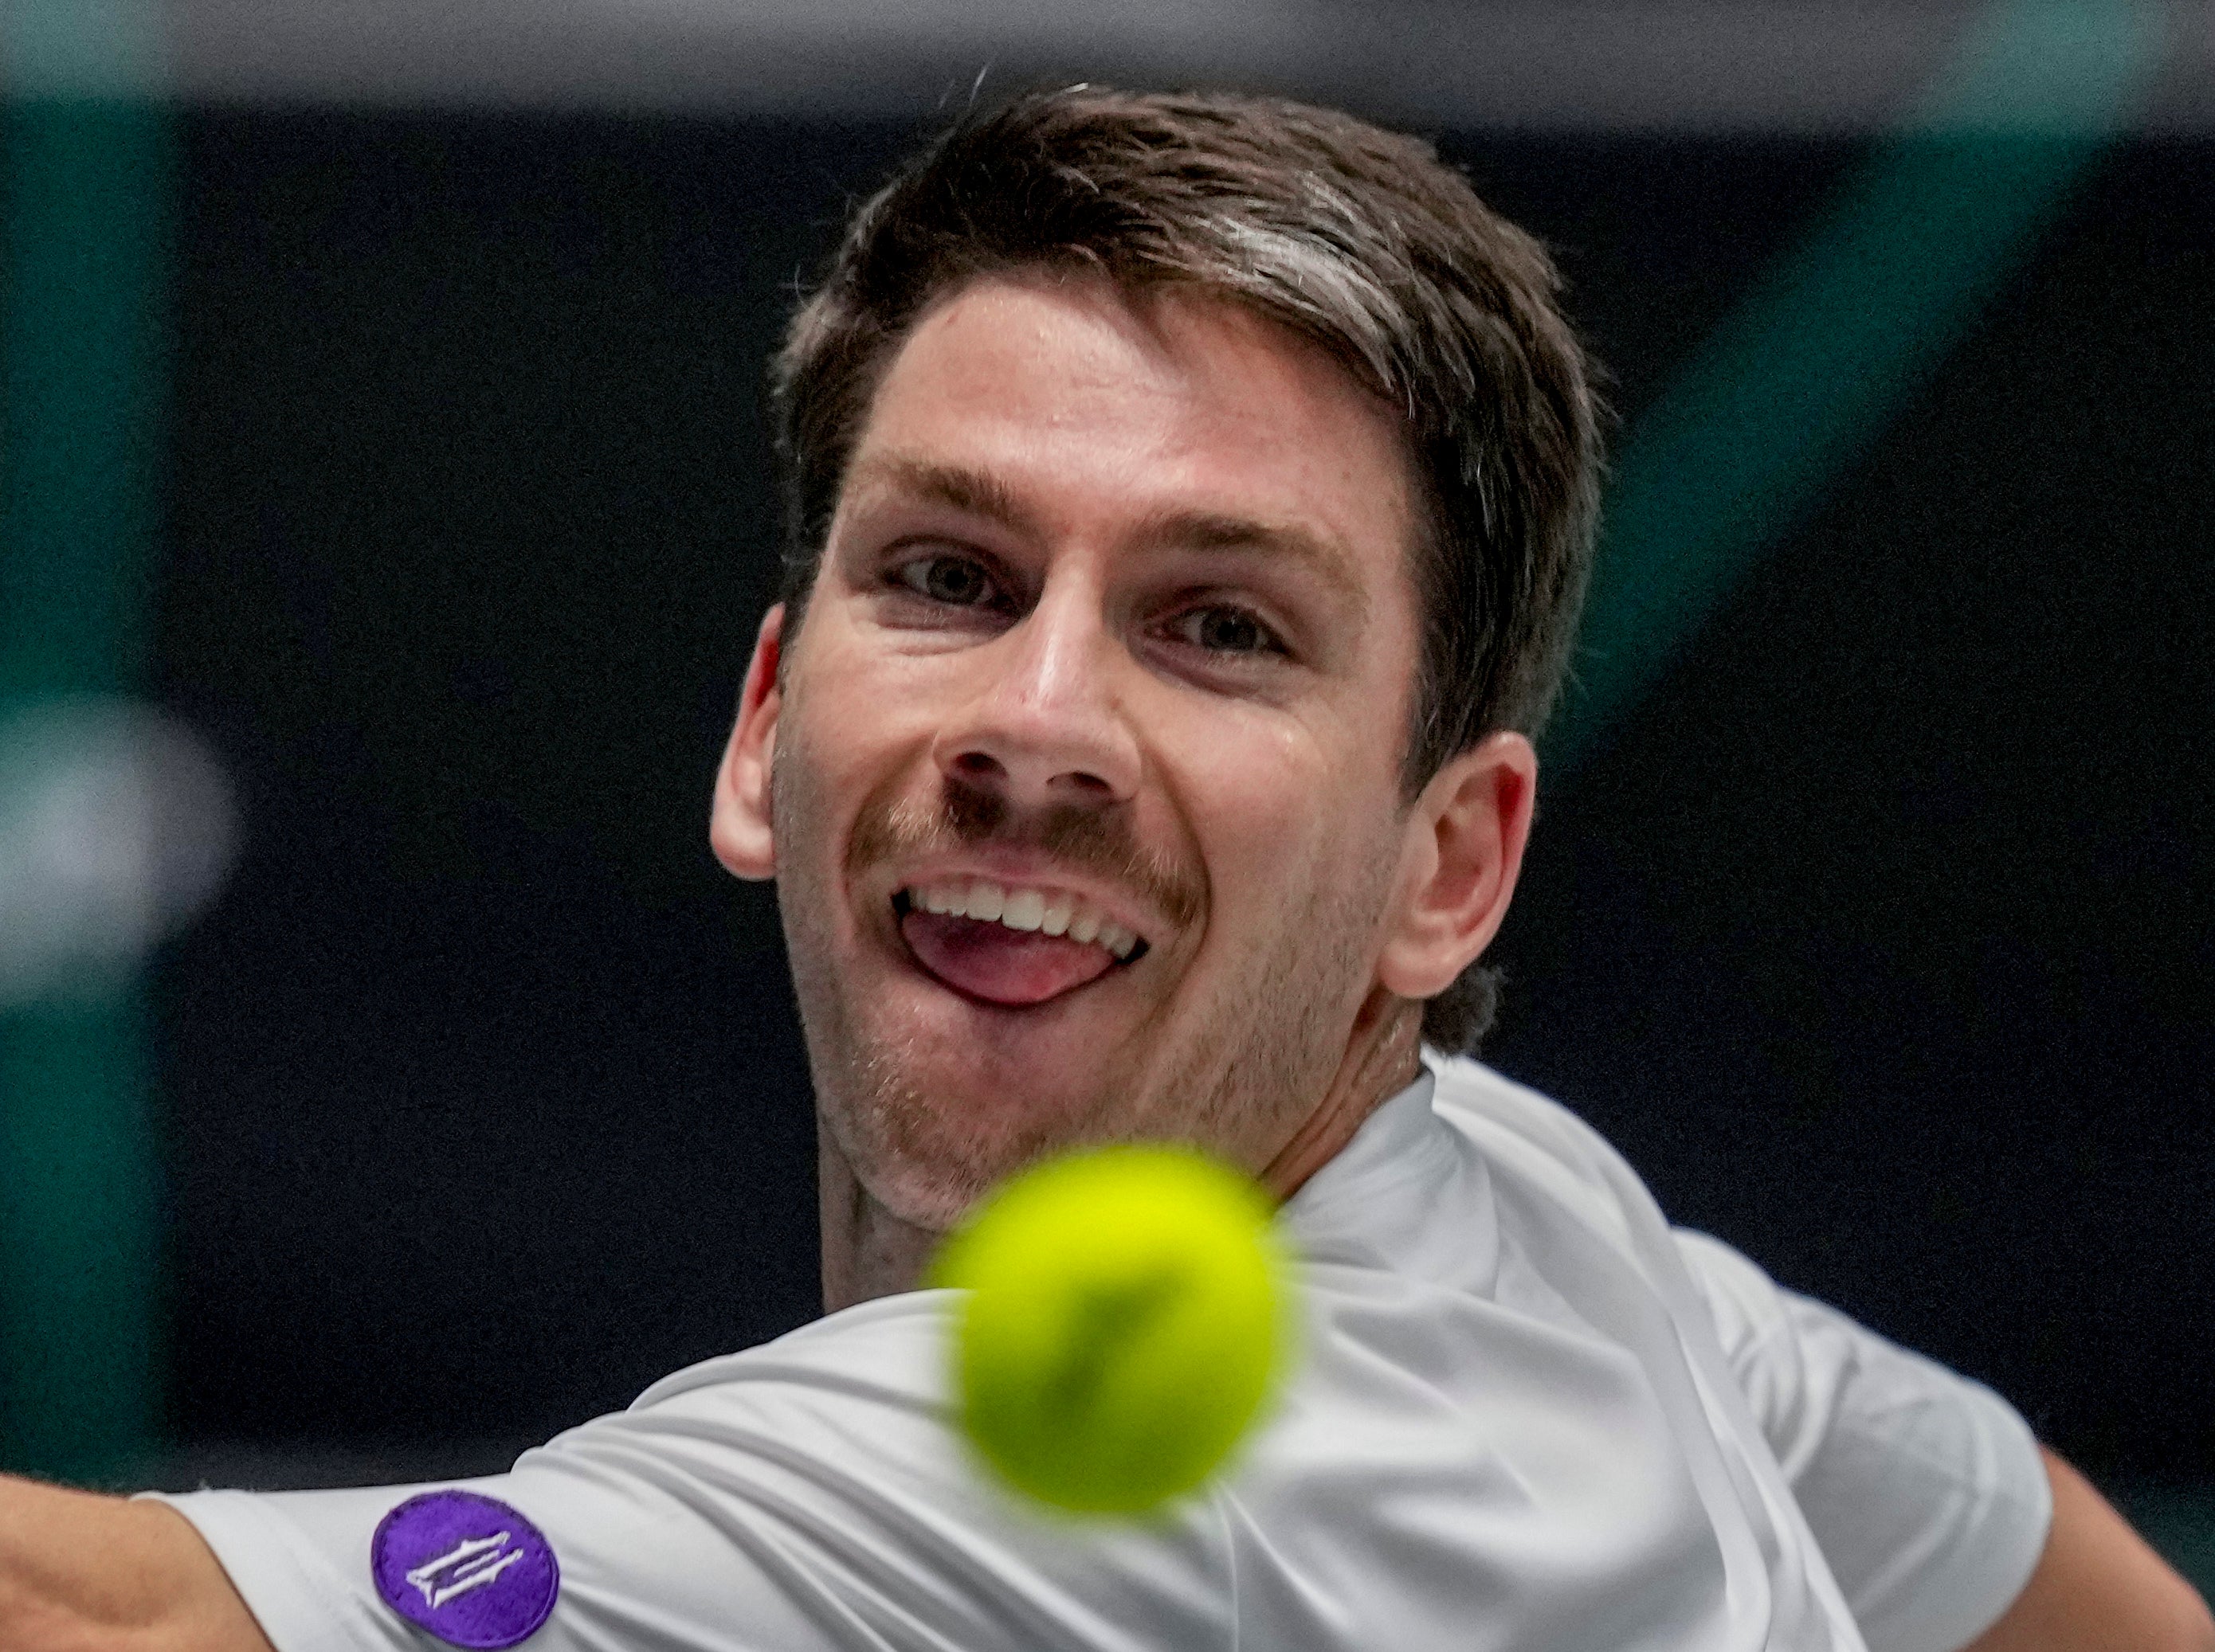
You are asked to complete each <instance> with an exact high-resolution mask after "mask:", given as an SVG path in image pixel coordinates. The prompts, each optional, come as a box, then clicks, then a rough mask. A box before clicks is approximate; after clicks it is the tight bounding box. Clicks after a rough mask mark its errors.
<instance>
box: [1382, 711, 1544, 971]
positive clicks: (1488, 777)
mask: <svg viewBox="0 0 2215 1652" xmlns="http://www.w3.org/2000/svg"><path fill="white" fill-rule="evenodd" d="M1537 780H1538V756H1537V752H1535V751H1534V750H1531V742H1530V741H1529V740H1528V739H1526V738H1525V737H1523V736H1522V735H1520V734H1516V733H1513V732H1507V731H1503V732H1501V733H1498V734H1493V735H1489V736H1488V737H1486V738H1485V739H1484V740H1482V742H1480V743H1478V744H1477V745H1476V746H1473V747H1471V748H1470V750H1467V751H1465V752H1463V753H1462V754H1461V755H1460V756H1457V757H1456V758H1454V759H1453V760H1452V761H1451V762H1448V763H1447V764H1446V765H1445V767H1444V768H1441V769H1439V772H1438V774H1435V775H1433V777H1432V779H1431V783H1430V785H1428V786H1426V787H1424V789H1423V795H1422V796H1421V797H1420V798H1418V799H1417V800H1416V803H1415V806H1414V809H1413V810H1412V811H1410V812H1409V816H1408V839H1407V841H1406V842H1405V844H1404V846H1403V854H1402V884H1401V900H1400V906H1399V909H1398V915H1397V919H1396V926H1395V928H1394V931H1393V933H1391V934H1390V936H1389V937H1388V938H1387V939H1386V942H1385V945H1384V951H1382V953H1380V954H1379V956H1378V958H1377V979H1378V981H1379V982H1381V983H1382V984H1383V985H1384V987H1385V988H1387V989H1388V990H1390V991H1391V992H1393V993H1395V994H1397V995H1399V996H1400V997H1402V998H1410V999H1423V998H1431V997H1434V996H1436V995H1437V994H1439V993H1441V992H1444V991H1445V989H1446V988H1447V987H1449V986H1450V985H1451V984H1452V982H1453V980H1454V978H1455V977H1456V976H1458V975H1460V974H1461V972H1462V971H1463V970H1465V969H1467V968H1468V967H1469V966H1470V964H1473V963H1475V962H1476V959H1477V958H1479V957H1480V956H1481V955H1482V953H1483V951H1484V949H1485V948H1486V947H1487V946H1488V945H1491V944H1492V938H1493V937H1494V935H1495V934H1497V933H1499V931H1500V922H1501V921H1502V920H1503V919H1504V918H1506V915H1507V904H1508V902H1509V901H1510V899H1512V896H1513V895H1514V893H1515V879H1516V878H1517V876H1518V874H1519V872H1521V870H1522V865H1523V848H1524V845H1525V842H1526V841H1527V840H1528V839H1529V837H1530V833H1531V805H1532V802H1533V799H1534V798H1535V797H1536V795H1537Z"/></svg>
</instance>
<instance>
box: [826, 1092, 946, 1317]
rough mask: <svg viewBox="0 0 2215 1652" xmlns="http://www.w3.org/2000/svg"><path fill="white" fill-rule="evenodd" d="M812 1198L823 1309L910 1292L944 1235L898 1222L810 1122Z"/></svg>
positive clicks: (828, 1131) (833, 1309) (828, 1136)
mask: <svg viewBox="0 0 2215 1652" xmlns="http://www.w3.org/2000/svg"><path fill="white" fill-rule="evenodd" d="M815 1137H816V1141H817V1144H818V1145H817V1148H816V1155H815V1158H816V1202H817V1205H818V1207H819V1210H820V1213H821V1217H822V1223H823V1311H824V1312H825V1313H836V1312H838V1310H839V1309H841V1308H850V1307H851V1306H854V1304H855V1303H856V1302H867V1301H869V1300H873V1299H874V1298H876V1297H880V1296H891V1295H893V1294H897V1293H898V1292H900V1291H911V1290H913V1289H915V1288H916V1287H917V1284H918V1283H919V1282H921V1280H922V1278H923V1270H924V1269H925V1268H926V1267H928V1266H929V1265H930V1255H931V1252H932V1251H935V1250H936V1249H937V1248H938V1242H939V1240H940V1239H942V1238H944V1237H945V1235H943V1234H942V1233H933V1232H931V1231H930V1229H929V1228H927V1227H917V1226H915V1224H914V1223H912V1222H908V1221H901V1220H900V1218H899V1217H898V1216H895V1215H893V1213H892V1212H891V1211H889V1210H887V1209H886V1208H884V1206H882V1205H880V1204H879V1203H878V1202H876V1200H875V1199H874V1198H872V1197H871V1196H870V1195H869V1190H868V1189H867V1188H865V1187H863V1186H862V1178H860V1177H858V1176H856V1175H855V1174H854V1168H853V1166H851V1165H849V1164H848V1163H847V1162H846V1155H845V1154H844V1153H841V1152H840V1151H839V1150H838V1143H837V1142H836V1141H834V1140H833V1139H832V1137H831V1127H830V1126H829V1125H828V1124H826V1123H824V1122H823V1121H822V1120H820V1119H818V1120H817V1121H816V1125H815Z"/></svg>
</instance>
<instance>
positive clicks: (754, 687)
mask: <svg viewBox="0 0 2215 1652" xmlns="http://www.w3.org/2000/svg"><path fill="white" fill-rule="evenodd" d="M783 641H784V604H783V603H778V604H777V605H776V607H775V608H772V609H770V611H769V612H768V613H766V614H764V615H762V622H761V632H760V634H759V635H758V636H757V637H756V638H755V639H754V657H753V660H752V664H749V665H748V666H747V667H746V686H745V689H744V690H743V691H741V693H740V694H739V720H738V722H737V724H736V725H734V726H733V728H732V730H731V739H730V743H729V744H728V745H727V746H725V747H724V748H723V761H722V762H721V763H720V764H718V765H717V766H716V769H715V807H714V810H713V811H712V812H711V813H710V815H709V821H708V842H709V846H710V847H712V848H714V850H715V859H716V860H720V861H721V862H722V863H723V865H724V866H726V867H727V868H728V869H729V870H730V871H731V872H733V873H734V874H736V875H737V876H739V877H740V878H774V877H776V841H775V840H774V839H773V838H772V836H771V835H770V808H769V774H770V761H771V759H773V758H774V757H775V756H776V719H777V713H779V712H780V711H782V709H783V698H784V697H783V695H782V694H781V693H780V692H779V691H778V688H777V682H776V665H777V659H778V657H779V651H780V650H781V649H782V646H783Z"/></svg>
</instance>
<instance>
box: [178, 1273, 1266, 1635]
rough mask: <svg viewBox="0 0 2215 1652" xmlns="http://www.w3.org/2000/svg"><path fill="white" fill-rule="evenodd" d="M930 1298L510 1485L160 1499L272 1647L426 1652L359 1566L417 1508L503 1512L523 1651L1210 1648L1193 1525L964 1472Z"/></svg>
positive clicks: (860, 1322) (702, 1373)
mask: <svg viewBox="0 0 2215 1652" xmlns="http://www.w3.org/2000/svg"><path fill="white" fill-rule="evenodd" d="M931 1296H932V1294H928V1293H925V1294H916V1295H912V1296H910V1297H906V1298H897V1299H885V1300H884V1302H883V1303H882V1304H881V1305H877V1304H872V1305H865V1306H864V1307H863V1308H862V1309H854V1310H849V1312H848V1314H847V1315H845V1316H841V1319H842V1320H843V1324H839V1325H833V1324H832V1323H831V1322H830V1321H819V1322H818V1325H817V1326H815V1327H811V1328H809V1329H807V1330H804V1331H799V1332H795V1333H794V1335H793V1336H791V1337H787V1338H784V1339H782V1341H780V1342H778V1343H771V1344H769V1345H767V1346H765V1347H764V1348H760V1349H750V1350H748V1351H747V1352H746V1353H744V1354H740V1355H729V1356H727V1357H726V1358H724V1359H721V1360H717V1361H709V1362H708V1363H707V1364H706V1365H704V1366H700V1367H693V1369H692V1370H690V1371H689V1372H684V1373H680V1374H678V1376H676V1377H673V1378H671V1379H669V1380H666V1381H665V1382H662V1383H660V1384H657V1385H656V1386H655V1387H654V1388H653V1389H651V1390H649V1391H648V1392H647V1393H646V1394H645V1395H644V1396H642V1397H641V1399H640V1400H639V1402H638V1404H635V1406H633V1407H632V1408H631V1409H630V1410H628V1411H623V1412H619V1413H617V1414H615V1415H612V1416H604V1417H601V1418H598V1419H597V1420H595V1421H594V1422H592V1423H586V1424H585V1425H583V1426H582V1427H580V1428H577V1429H571V1430H569V1431H568V1433H567V1434H565V1435H561V1436H559V1437H557V1438H556V1439H555V1440H554V1441H551V1442H550V1443H549V1444H548V1445H546V1446H544V1447H540V1448H538V1449H537V1450H535V1451H531V1452H526V1453H525V1454H524V1455H523V1457H522V1458H521V1459H519V1460H518V1462H517V1464H516V1465H515V1466H514V1468H512V1470H510V1471H509V1472H507V1473H506V1474H503V1475H497V1476H493V1477H490V1478H482V1479H473V1480H462V1481H456V1482H451V1483H450V1484H448V1485H445V1486H440V1487H436V1488H433V1487H426V1486H381V1487H371V1488H367V1489H363V1490H339V1491H310V1492H285V1493H278V1494H272V1495H261V1494H248V1493H243V1492H237V1491H201V1492H197V1493H192V1494H187V1495H185V1496H171V1497H165V1498H164V1499H163V1501H165V1502H169V1504H170V1505H171V1506H172V1507H174V1508H176V1509H177V1510H178V1511H179V1512H180V1513H181V1514H184V1515H185V1517H186V1518H187V1519H188V1520H191V1521H192V1522H193V1525H194V1526H195V1527H197V1528H198V1529H199V1532H200V1533H201V1535H202V1536H203V1537H204V1538H205V1539H206V1541H207V1543H208V1545H209V1546H210V1547H211V1548H212V1550H213V1551H215V1554H216V1557H217V1558H218V1560H220V1561H221V1562H222V1563H223V1565H224V1569H225V1570H226V1571H227V1572H228V1573H229V1574H230V1578H231V1581H232V1582H233V1583H234V1584H235V1585H236V1587H237V1588H238V1591H239V1593H240V1594H241V1595H242V1597H243V1598H244V1600H245V1601H246V1604H247V1606H248V1609H249V1610H250V1611H251V1612H253V1613H254V1615H255V1619H256V1620H257V1621H258V1622H259V1623H260V1624H261V1627H262V1630H263V1631H264V1632H265V1633H266V1634H267V1636H268V1637H269V1639H270V1642H271V1643H272V1644H273V1646H275V1647H276V1649H277V1652H426V1649H429V1648H433V1647H436V1646H439V1645H440V1643H439V1642H436V1641H434V1640H433V1639H432V1638H431V1637H429V1636H428V1635H426V1634H424V1633H422V1632H420V1631H418V1630H416V1629H415V1628H414V1627H412V1626H411V1625H410V1624H408V1622H407V1621H405V1620H404V1619H403V1618H402V1616H401V1614H400V1613H399V1612H397V1611H396V1610H395V1609H394V1606H393V1605H392V1603H391V1602H390V1600H389V1599H388V1598H386V1597H384V1596H383V1595H381V1594H380V1592H379V1588H378V1585H377V1581H376V1578H375V1576H374V1573H373V1569H372V1560H371V1545H372V1538H373V1535H374V1533H376V1531H377V1527H378V1524H379V1522H380V1521H381V1520H383V1518H384V1517H385V1515H386V1514H388V1513H389V1512H390V1511H391V1510H393V1509H395V1508H398V1507H399V1506H400V1505H402V1503H404V1502H408V1501H409V1500H410V1499H411V1498H413V1497H415V1496H419V1495H420V1494H422V1493H424V1492H426V1491H429V1490H460V1491H464V1492H469V1493H474V1494H476V1495H477V1496H482V1497H490V1498H494V1499H496V1500H498V1502H500V1503H501V1504H504V1505H506V1508H509V1509H512V1510H513V1511H515V1512H517V1513H518V1514H521V1515H522V1516H523V1517H524V1519H525V1520H527V1521H528V1522H529V1523H530V1524H531V1526H532V1527H536V1528H537V1532H538V1533H539V1534H540V1535H542V1536H543V1539H544V1541H545V1543H546V1545H547V1546H548V1547H549V1548H550V1549H551V1550H552V1551H553V1554H554V1557H555V1563H556V1564H557V1567H558V1573H559V1580H560V1581H559V1588H558V1591H557V1592H556V1594H555V1598H554V1600H553V1602H552V1606H551V1609H550V1612H549V1614H547V1615H545V1616H544V1617H543V1622H542V1623H541V1624H539V1626H537V1628H535V1630H533V1631H531V1632H530V1633H529V1635H528V1638H527V1639H526V1640H525V1641H524V1642H523V1643H522V1645H523V1648H524V1652H742V1649H776V1652H830V1649H839V1652H869V1649H889V1648H893V1647H899V1648H903V1649H943V1652H952V1649H954V1648H961V1649H964V1652H1017V1649H1029V1648H1034V1647H1038V1646H1046V1645H1051V1646H1063V1647H1069V1648H1072V1649H1078V1648H1082V1649H1089V1652H1139V1649H1141V1648H1146V1647H1156V1646H1180V1647H1183V1646H1190V1647H1194V1648H1206V1647H1212V1646H1222V1645H1227V1644H1228V1643H1229V1642H1230V1638H1231V1637H1230V1633H1229V1624H1228V1621H1227V1618H1226V1615H1225V1613H1226V1607H1225V1604H1224V1602H1225V1599H1226V1597H1227V1593H1228V1591H1227V1590H1226V1589H1224V1587H1223V1584H1224V1578H1223V1576H1222V1575H1221V1567H1222V1564H1223V1557H1222V1553H1221V1551H1222V1542H1221V1539H1220V1535H1219V1529H1218V1528H1219V1521H1218V1520H1214V1519H1213V1518H1212V1515H1211V1514H1209V1513H1208V1511H1207V1510H1206V1509H1205V1508H1200V1509H1196V1510H1193V1511H1191V1513H1190V1514H1189V1517H1187V1518H1181V1519H1178V1520H1165V1521H1163V1522H1162V1523H1160V1524H1157V1525H1156V1526H1152V1527H1145V1528H1134V1529H1132V1530H1131V1531H1129V1532H1120V1531H1119V1532H1117V1533H1113V1534H1104V1535H1101V1534H1091V1533H1081V1532H1073V1531H1071V1530H1067V1529H1065V1528H1064V1527H1063V1526H1062V1524H1061V1523H1058V1522H1054V1521H1049V1520H1039V1519H1037V1518H1034V1516H1032V1515H1031V1514H1029V1513H1028V1511H1027V1510H1023V1509H1019V1508H1015V1507H1014V1506H1013V1505H1012V1503H1011V1502H1010V1501H1009V1498H1008V1497H1007V1496H1005V1495H1004V1494H1002V1493H1000V1492H999V1491H998V1490H997V1488H996V1487H994V1486H992V1485H991V1484H987V1483H986V1482H985V1479H984V1478H982V1477H981V1476H980V1475H979V1474H978V1473H977V1472H975V1470H974V1468H973V1465H971V1464H970V1463H969V1462H968V1461H967V1460H966V1458H965V1456H964V1455H963V1454H962V1453H961V1452H960V1449H959V1445H958V1441H956V1439H955V1438H954V1434H953V1431H952V1430H951V1429H948V1427H947V1426H946V1418H945V1407H944V1404H943V1399H942V1394H941V1393H940V1392H938V1382H937V1380H936V1373H937V1372H938V1371H939V1368H940V1367H941V1365H942V1361H941V1360H940V1359H939V1358H938V1357H937V1354H938V1349H937V1345H936V1321H937V1319H938V1315H937V1314H936V1312H935V1311H934V1310H933V1309H932V1307H931V1306H930V1298H931ZM440 1541H442V1542H443V1541H444V1539H440ZM486 1576H487V1579H488V1588H487V1591H486V1592H487V1594H489V1593H490V1590H491V1585H490V1583H489V1580H490V1578H491V1572H490V1570H489V1569H488V1570H487V1572H486ZM410 1581H411V1582H412V1581H413V1579H412V1578H411V1579H410ZM476 1644H488V1643H486V1642H482V1641H480V1642H476ZM490 1644H506V1642H494V1643H490Z"/></svg>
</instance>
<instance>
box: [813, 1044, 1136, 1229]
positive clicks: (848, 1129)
mask: <svg viewBox="0 0 2215 1652" xmlns="http://www.w3.org/2000/svg"><path fill="white" fill-rule="evenodd" d="M879 1072H880V1074H882V1073H883V1069H882V1068H879ZM886 1076H889V1075H886ZM926 1097H928V1098H929V1099H926ZM843 1099H844V1102H845V1105H844V1107H842V1108H838V1109H836V1110H835V1115H836V1116H834V1117H832V1119H831V1129H832V1131H833V1133H834V1135H836V1137H837V1139H838V1146H839V1147H840V1149H841V1151H842V1152H843V1153H844V1155H845V1157H846V1160H847V1163H848V1166H850V1168H851V1170H852V1172H853V1174H854V1177H855V1178H856V1180H857V1181H859V1182H860V1183H861V1184H862V1187H863V1188H864V1189H865V1190H867V1191H868V1194H869V1196H870V1197H871V1198H873V1199H874V1200H875V1201H876V1202H877V1203H878V1204H879V1205H880V1206H881V1207H883V1208H884V1209H885V1210H886V1211H887V1212H888V1213H890V1214H891V1215H893V1216H896V1217H898V1218H899V1220H900V1221H904V1222H906V1223H908V1224H910V1225H911V1226H912V1227H922V1228H926V1229H929V1230H930V1231H932V1232H935V1233H944V1232H948V1231H949V1230H951V1229H952V1228H954V1227H958V1226H959V1225H960V1222H961V1220H962V1218H963V1217H964V1216H966V1215H967V1214H968V1213H969V1211H970V1209H971V1208H973V1206H974V1205H975V1204H976V1203H977V1202H978V1201H979V1199H981V1198H982V1197H984V1196H985V1194H986V1193H988V1192H990V1191H991V1189H992V1188H993V1187H994V1186H995V1185H996V1184H998V1183H999V1182H1001V1181H1002V1180H1003V1179H1005V1178H1007V1177H1009V1176H1011V1175H1013V1174H1014V1173H1015V1172H1017V1171H1019V1170H1022V1169H1023V1168H1024V1167H1026V1166H1029V1165H1031V1164H1034V1163H1035V1162H1037V1161H1038V1160H1039V1159H1043V1158H1046V1157H1047V1156H1049V1155H1051V1154H1052V1153H1054V1152H1056V1151H1058V1150H1059V1149H1061V1148H1063V1147H1071V1146H1075V1145H1077V1143H1079V1142H1082V1141H1102V1140H1106V1139H1108V1138H1109V1136H1111V1135H1113V1134H1114V1132H1113V1131H1112V1130H1110V1129H1107V1128H1104V1127H1105V1125H1106V1123H1107V1121H1106V1120H1105V1119H1104V1117H1102V1115H1103V1114H1104V1113H1105V1112H1106V1111H1107V1108H1106V1107H1105V1105H1104V1104H1103V1102H1104V1098H1098V1097H1088V1098H1083V1099H1078V1100H1071V1101H1069V1102H1065V1103H1064V1104H1059V1105H1052V1106H1048V1107H1046V1108H1043V1109H1041V1108H1040V1105H1039V1101H1040V1098H1039V1097H1038V1096H1037V1095H1036V1094H1035V1093H1034V1092H1027V1091H1025V1090H1023V1089H1022V1088H1020V1087H1017V1088H1015V1089H1013V1090H1005V1089H1000V1090H996V1091H995V1092H992V1093H991V1094H990V1095H987V1096H979V1095H977V1094H976V1093H975V1092H972V1091H970V1090H968V1089H967V1087H966V1086H954V1085H946V1086H942V1085H937V1084H931V1083H930V1082H929V1081H928V1080H924V1081H923V1082H920V1083H918V1082H917V1080H915V1079H913V1078H911V1077H910V1075H909V1074H907V1073H902V1074H899V1076H898V1078H896V1079H894V1080H893V1082H892V1083H891V1084H889V1085H886V1084H883V1083H882V1082H881V1081H880V1083H879V1084H877V1085H871V1086H865V1087H863V1088H862V1090H861V1091H860V1092H859V1093H856V1092H852V1091H850V1092H846V1094H845V1096H844V1098H843ZM1016 1108H1020V1109H1021V1111H1020V1113H1016V1112H1015V1109H1016ZM1011 1115H1012V1116H1011Z"/></svg>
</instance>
